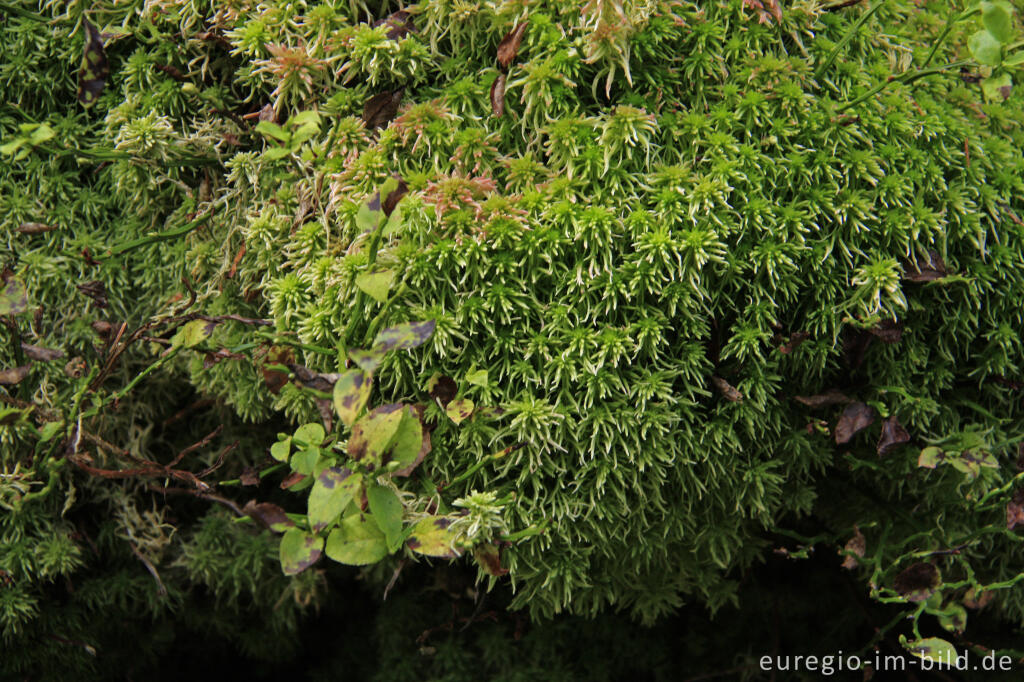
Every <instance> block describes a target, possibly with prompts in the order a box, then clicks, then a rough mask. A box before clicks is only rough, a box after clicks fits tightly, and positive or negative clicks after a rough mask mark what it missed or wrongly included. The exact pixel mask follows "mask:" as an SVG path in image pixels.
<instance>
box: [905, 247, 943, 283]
mask: <svg viewBox="0 0 1024 682" xmlns="http://www.w3.org/2000/svg"><path fill="white" fill-rule="evenodd" d="M948 274H949V272H948V270H947V269H946V262H945V261H943V260H942V256H940V255H939V252H938V251H933V250H929V251H928V257H927V258H923V259H922V258H918V259H917V260H915V261H913V262H911V263H908V264H907V265H906V266H905V267H904V268H903V277H904V279H907V280H909V281H911V282H934V281H935V280H937V279H942V278H943V277H945V276H946V275H948Z"/></svg>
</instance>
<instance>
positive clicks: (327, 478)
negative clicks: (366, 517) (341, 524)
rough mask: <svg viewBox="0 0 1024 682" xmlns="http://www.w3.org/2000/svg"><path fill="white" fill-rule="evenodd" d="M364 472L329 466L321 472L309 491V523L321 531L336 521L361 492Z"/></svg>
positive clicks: (316, 530)
mask: <svg viewBox="0 0 1024 682" xmlns="http://www.w3.org/2000/svg"><path fill="white" fill-rule="evenodd" d="M362 483H363V477H362V474H356V473H352V471H351V470H349V469H348V468H342V467H329V468H327V469H324V470H323V471H321V472H320V475H319V476H317V477H316V481H315V482H314V483H313V489H312V490H311V491H310V493H309V510H308V514H307V515H308V516H309V523H310V525H311V526H312V527H313V531H314V532H320V531H321V530H323V529H324V528H326V527H327V526H329V525H330V524H331V523H333V522H334V520H335V519H337V518H338V517H339V516H341V513H342V512H343V511H345V507H347V506H348V505H349V502H351V501H352V500H353V499H354V498H355V497H356V495H357V494H360V493H361V490H362Z"/></svg>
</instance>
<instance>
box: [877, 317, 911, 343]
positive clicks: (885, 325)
mask: <svg viewBox="0 0 1024 682" xmlns="http://www.w3.org/2000/svg"><path fill="white" fill-rule="evenodd" d="M868 331H869V332H870V333H871V334H872V336H874V337H876V338H877V339H879V340H881V341H882V342H883V343H889V344H893V343H896V342H898V341H899V340H900V339H901V338H902V337H903V323H902V322H897V321H896V320H882V321H881V322H879V323H878V324H877V325H875V326H874V327H872V328H871V329H869V330H868Z"/></svg>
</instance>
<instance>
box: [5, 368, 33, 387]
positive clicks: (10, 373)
mask: <svg viewBox="0 0 1024 682" xmlns="http://www.w3.org/2000/svg"><path fill="white" fill-rule="evenodd" d="M31 371H32V365H22V366H21V367H11V368H10V369H0V386H13V385H14V384H19V383H21V382H22V381H24V380H25V377H27V376H28V373H29V372H31Z"/></svg>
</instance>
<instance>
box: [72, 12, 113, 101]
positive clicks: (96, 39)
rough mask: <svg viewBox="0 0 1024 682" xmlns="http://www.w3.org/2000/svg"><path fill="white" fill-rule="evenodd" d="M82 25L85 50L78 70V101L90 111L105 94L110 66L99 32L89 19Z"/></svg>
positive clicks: (83, 21)
mask: <svg viewBox="0 0 1024 682" xmlns="http://www.w3.org/2000/svg"><path fill="white" fill-rule="evenodd" d="M82 25H83V26H84V27H85V50H84V51H83V53H82V65H81V67H80V68H79V70H78V101H79V102H81V104H82V106H84V107H85V108H86V109H88V108H89V107H91V106H92V105H94V104H96V100H97V99H99V96H100V93H101V92H103V88H104V86H105V85H106V84H107V76H109V75H110V66H109V64H108V63H107V53H106V52H105V51H104V49H103V37H102V36H101V35H100V32H99V30H98V29H97V28H96V27H95V26H93V25H92V24H91V23H89V20H88V19H82Z"/></svg>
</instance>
